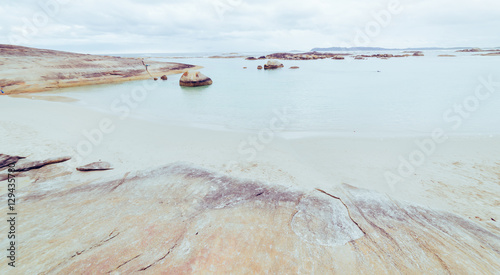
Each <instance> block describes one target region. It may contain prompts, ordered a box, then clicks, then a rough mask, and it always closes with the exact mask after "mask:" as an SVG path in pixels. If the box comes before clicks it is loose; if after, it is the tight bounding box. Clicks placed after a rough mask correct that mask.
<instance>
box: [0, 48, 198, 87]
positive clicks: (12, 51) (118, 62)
mask: <svg viewBox="0 0 500 275" xmlns="http://www.w3.org/2000/svg"><path fill="white" fill-rule="evenodd" d="M144 62H146V63H147V64H146V63H144ZM146 65H147V66H146ZM0 68H1V69H2V76H1V77H0V88H1V89H2V91H3V94H7V95H8V94H18V93H32V92H42V91H49V90H53V89H58V88H66V87H75V86H84V85H93V84H108V83H118V82H124V81H131V80H140V79H149V78H151V79H153V78H158V77H160V76H162V75H170V74H178V73H183V72H185V71H186V70H190V69H196V68H200V67H197V66H194V65H189V64H181V63H170V62H157V61H150V60H148V61H144V60H143V59H138V58H123V57H118V56H101V55H90V54H78V53H70V52H62V51H54V50H43V49H35V48H28V47H21V46H12V45H2V44H0Z"/></svg>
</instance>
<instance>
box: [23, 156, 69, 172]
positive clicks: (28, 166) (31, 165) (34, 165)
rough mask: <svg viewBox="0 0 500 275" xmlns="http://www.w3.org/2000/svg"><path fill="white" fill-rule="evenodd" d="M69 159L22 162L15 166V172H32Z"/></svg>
mask: <svg viewBox="0 0 500 275" xmlns="http://www.w3.org/2000/svg"><path fill="white" fill-rule="evenodd" d="M70 159H71V157H68V156H66V157H59V158H50V159H46V160H38V161H26V162H23V163H21V164H19V165H16V167H15V171H16V172H26V171H29V170H33V169H39V168H42V167H44V166H46V165H50V164H55V163H61V162H65V161H68V160H70Z"/></svg>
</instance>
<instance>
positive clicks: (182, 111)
mask: <svg viewBox="0 0 500 275" xmlns="http://www.w3.org/2000/svg"><path fill="white" fill-rule="evenodd" d="M425 54H426V56H424V57H407V58H392V59H388V60H382V59H375V58H373V59H368V60H351V59H350V58H347V59H346V60H331V59H325V60H311V61H282V62H283V63H284V65H285V68H283V69H279V70H274V71H264V70H257V69H256V67H257V66H258V65H263V64H264V63H265V61H263V60H258V61H247V60H244V59H243V58H238V59H211V58H182V59H170V58H161V57H162V56H163V57H164V56H165V54H156V55H153V57H154V56H156V58H155V60H159V61H170V62H179V63H188V64H196V65H201V66H204V68H203V69H202V70H201V71H202V72H203V73H204V74H206V75H207V76H209V77H211V78H212V79H213V82H214V83H213V85H211V86H209V87H201V88H183V87H180V86H179V83H178V82H179V78H180V75H172V76H169V80H168V81H166V82H163V81H158V82H153V81H152V80H145V81H134V82H128V83H121V84H114V85H98V86H87V87H79V88H69V89H62V90H60V91H59V92H58V93H57V94H58V95H65V96H69V97H74V98H77V99H79V100H80V101H79V102H77V103H74V104H78V105H85V106H89V107H92V108H97V109H100V110H103V111H106V112H115V113H120V112H119V111H117V110H116V109H117V108H113V107H112V106H113V103H115V104H114V105H115V106H114V107H117V106H119V105H117V103H116V102H117V100H118V101H120V98H121V96H122V95H125V96H126V95H130V94H131V93H132V92H133V91H134V89H140V87H143V86H144V85H147V86H150V85H155V86H154V87H153V88H152V89H150V90H148V93H147V95H146V96H145V97H144V100H142V98H141V100H139V101H137V102H134V106H133V108H132V107H131V108H130V111H131V115H132V116H134V117H141V118H146V119H150V120H157V121H162V122H166V123H179V124H189V125H194V126H198V127H209V128H218V129H231V130H241V131H254V130H259V129H263V128H266V127H269V123H270V121H271V120H272V119H273V117H275V116H276V115H275V111H276V110H283V109H286V110H287V113H288V116H287V118H288V124H287V125H286V129H285V132H289V133H328V134H336V135H361V134H366V135H377V136H398V135H426V134H428V133H430V132H432V130H434V129H435V128H443V129H445V130H446V131H447V132H449V133H450V134H457V135H461V134H464V135H476V134H485V135H491V134H495V135H496V134H498V133H499V132H500V131H499V129H500V128H499V127H498V126H500V108H499V107H500V87H496V88H495V89H496V90H495V93H491V94H490V96H489V97H488V98H487V99H480V100H479V99H478V100H477V102H475V101H474V100H473V99H471V98H470V96H474V92H475V90H476V88H477V87H478V85H481V82H480V77H482V78H485V79H488V76H490V75H491V77H492V78H493V79H494V80H498V81H500V67H499V66H498V64H500V62H499V61H500V57H499V56H492V57H482V56H474V55H471V54H470V53H455V52H446V51H429V52H425ZM438 54H456V55H458V57H456V58H448V57H437V55H438ZM256 55H257V54H256ZM245 66H246V67H248V69H243V67H245ZM290 66H299V67H300V69H298V70H291V69H288V68H289V67H290ZM485 91H486V90H485ZM135 103H137V106H135V105H136V104H135ZM464 103H465V104H468V105H467V106H468V111H467V112H466V114H465V115H464V114H460V113H457V112H455V111H453V110H452V112H450V111H448V112H447V110H449V109H450V108H453V107H454V105H456V104H464ZM477 104H478V106H475V105H477ZM472 107H474V108H472ZM445 114H446V115H447V119H444V118H443V116H444V115H445ZM465 117H467V118H465ZM458 120H461V122H462V123H461V125H460V126H459V127H454V126H457V125H458V122H457V121H458Z"/></svg>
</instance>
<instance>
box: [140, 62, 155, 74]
mask: <svg viewBox="0 0 500 275" xmlns="http://www.w3.org/2000/svg"><path fill="white" fill-rule="evenodd" d="M142 65H144V67H146V72H148V74H149V75H150V76H151V77H153V76H152V75H151V73H150V72H149V70H148V67H149V65H148V64H146V63H144V59H143V60H142Z"/></svg>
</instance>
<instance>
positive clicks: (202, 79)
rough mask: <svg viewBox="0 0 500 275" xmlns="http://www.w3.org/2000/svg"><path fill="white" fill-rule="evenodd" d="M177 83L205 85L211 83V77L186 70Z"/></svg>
mask: <svg viewBox="0 0 500 275" xmlns="http://www.w3.org/2000/svg"><path fill="white" fill-rule="evenodd" d="M179 84H180V85H181V86H185V87H197V86H206V85H212V79H210V78H209V77H208V76H206V75H204V74H202V73H200V72H198V71H188V72H185V73H184V74H183V75H182V77H181V79H180V81H179Z"/></svg>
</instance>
